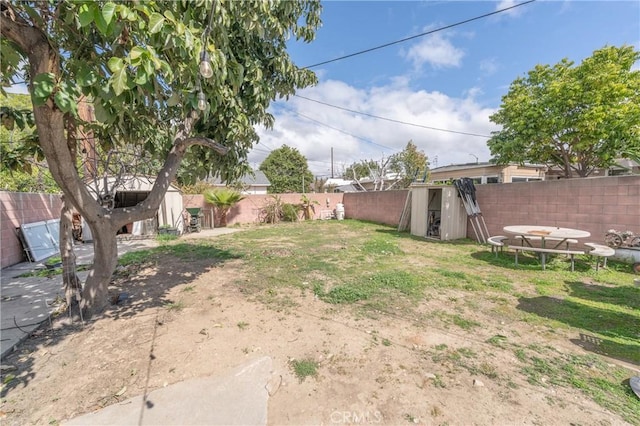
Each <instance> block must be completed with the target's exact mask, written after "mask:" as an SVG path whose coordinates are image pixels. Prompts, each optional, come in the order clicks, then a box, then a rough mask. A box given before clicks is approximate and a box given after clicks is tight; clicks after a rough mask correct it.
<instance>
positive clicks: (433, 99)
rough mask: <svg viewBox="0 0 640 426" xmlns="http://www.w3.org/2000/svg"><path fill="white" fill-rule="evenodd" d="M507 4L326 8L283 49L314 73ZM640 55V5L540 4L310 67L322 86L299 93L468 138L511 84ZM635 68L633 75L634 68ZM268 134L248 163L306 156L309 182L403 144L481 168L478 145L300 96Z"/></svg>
mask: <svg viewBox="0 0 640 426" xmlns="http://www.w3.org/2000/svg"><path fill="white" fill-rule="evenodd" d="M518 3H519V2H513V1H499V2H492V1H475V2H466V1H411V2H401V1H393V2H392V1H326V2H323V12H322V21H323V26H322V28H321V29H320V30H319V31H318V33H317V37H316V40H315V41H313V42H312V43H310V44H303V43H291V46H290V49H289V51H290V54H291V56H292V58H293V60H294V62H295V63H296V64H297V65H299V66H311V65H314V64H317V63H319V62H323V61H327V60H331V59H334V58H337V57H340V56H343V55H348V54H351V53H355V52H358V51H361V50H365V49H369V48H372V47H376V46H379V45H382V44H385V43H389V42H393V41H396V40H400V39H403V38H407V37H411V36H414V35H416V34H420V33H423V32H426V31H430V30H434V29H437V28H440V27H443V26H447V25H451V24H454V23H456V22H460V21H464V20H467V19H470V18H474V17H477V16H480V15H483V14H487V13H490V12H493V11H496V10H499V9H503V8H506V7H509V6H512V5H515V4H518ZM623 44H628V45H633V46H634V47H635V48H636V49H640V2H639V1H619V2H616V1H537V2H534V3H530V4H526V5H523V6H520V7H517V8H515V9H511V10H510V11H508V12H504V13H500V14H498V15H493V16H491V17H487V18H484V19H480V20H476V21H473V22H470V23H467V24H464V25H460V26H457V27H454V28H451V29H447V30H444V31H439V32H436V33H434V34H431V35H427V36H424V37H419V38H415V39H413V40H411V41H408V42H404V43H400V44H396V45H393V46H390V47H386V48H384V49H380V50H376V51H373V52H370V53H366V54H363V55H359V56H355V57H352V58H348V59H344V60H340V61H336V62H332V63H329V64H325V65H321V66H318V67H313V68H312V69H313V70H314V71H315V72H316V74H317V75H318V78H319V84H318V85H317V86H315V87H312V88H307V89H304V90H301V91H299V92H298V94H299V95H301V96H304V97H306V98H310V99H314V100H316V101H320V102H323V103H327V104H331V105H335V106H339V107H342V108H346V109H350V110H353V111H359V112H363V113H366V114H369V115H375V116H381V117H385V118H389V119H392V120H397V121H403V122H409V123H415V124H420V125H422V126H427V127H434V128H439V129H444V130H451V131H454V132H461V133H472V134H476V135H490V133H491V132H492V131H494V130H498V128H497V127H496V126H495V125H494V124H493V123H491V122H490V120H489V116H490V115H491V114H492V113H494V112H495V111H496V110H497V109H498V108H499V106H500V103H501V97H502V96H503V95H505V94H506V93H507V91H508V88H509V85H510V83H511V82H512V81H513V80H514V79H516V78H517V77H519V76H523V75H525V74H526V73H527V71H529V70H530V69H532V68H533V67H534V66H535V65H536V64H555V63H557V62H558V61H560V60H561V59H562V58H569V59H570V60H573V61H574V62H576V63H579V62H580V61H582V60H583V59H584V58H586V57H588V56H590V55H591V54H592V53H593V51H594V50H596V49H599V48H601V47H604V46H605V45H615V46H620V45H623ZM635 69H640V67H639V66H638V64H636V65H635ZM271 111H272V113H273V114H274V115H275V117H276V123H275V126H274V128H273V130H264V129H260V130H259V134H260V135H261V142H260V144H258V145H257V146H256V148H255V149H254V150H253V151H252V152H251V154H250V156H249V161H250V162H251V163H252V164H253V165H255V166H256V167H257V166H258V165H259V164H260V163H261V162H262V160H264V158H266V156H267V155H268V154H269V152H270V151H271V150H273V149H276V148H278V147H280V146H282V145H283V144H286V145H289V146H291V147H295V148H297V149H298V150H300V152H301V153H302V154H303V155H305V156H306V157H307V159H308V161H309V167H310V169H311V170H312V172H313V173H314V174H315V175H320V176H327V175H329V174H330V173H331V157H330V155H331V148H333V151H334V154H333V155H334V162H333V167H334V173H335V174H339V172H340V171H341V170H342V168H344V167H346V166H348V165H349V164H351V163H353V162H355V161H359V160H365V159H374V160H380V159H381V158H383V157H387V156H389V155H391V154H393V153H395V152H398V151H400V150H402V149H403V148H404V147H405V146H406V144H407V142H408V141H409V140H412V141H413V142H414V143H415V144H416V145H417V146H418V148H419V149H421V150H423V151H424V152H425V153H426V154H427V155H428V157H429V158H430V161H431V166H432V167H434V166H436V165H437V166H444V165H448V164H454V163H466V162H474V161H476V157H477V158H478V159H479V161H487V160H489V158H490V153H489V150H488V148H487V146H486V141H487V138H486V137H479V136H470V135H464V134H460V133H453V132H446V131H436V130H430V129H425V128H422V127H416V126H409V125H402V124H397V123H393V122H390V121H385V120H379V119H375V118H372V117H369V116H364V115H361V114H356V113H353V112H348V111H344V110H340V109H337V108H332V107H329V106H326V105H323V104H320V103H317V102H312V101H309V100H307V99H303V98H301V97H292V98H290V99H289V101H278V102H275V103H274V104H273V105H272V108H271Z"/></svg>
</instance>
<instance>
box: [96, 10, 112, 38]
mask: <svg viewBox="0 0 640 426" xmlns="http://www.w3.org/2000/svg"><path fill="white" fill-rule="evenodd" d="M93 20H94V21H95V23H96V28H98V31H100V34H104V35H106V34H107V28H108V27H109V24H107V22H106V21H105V20H104V17H103V16H102V12H101V11H100V9H98V8H97V7H96V8H94V17H93Z"/></svg>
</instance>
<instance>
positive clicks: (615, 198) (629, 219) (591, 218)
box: [467, 176, 640, 243]
mask: <svg viewBox="0 0 640 426" xmlns="http://www.w3.org/2000/svg"><path fill="white" fill-rule="evenodd" d="M476 197H477V200H478V205H479V207H480V210H481V211H482V216H483V217H484V219H485V222H486V223H487V228H488V229H489V233H490V234H491V235H504V231H503V230H502V228H503V227H504V226H506V225H548V226H559V227H567V228H576V229H582V230H585V231H589V232H590V233H591V237H590V238H588V241H593V242H601V243H602V242H604V235H605V233H606V232H607V230H608V229H611V228H613V229H616V230H618V231H626V230H629V231H632V232H635V233H636V234H640V176H610V177H594V178H585V179H563V180H550V181H542V182H518V183H509V184H504V185H499V184H493V185H477V186H476ZM467 236H468V237H469V238H474V239H475V236H474V235H473V229H472V228H471V226H468V227H467ZM585 241H587V240H585Z"/></svg>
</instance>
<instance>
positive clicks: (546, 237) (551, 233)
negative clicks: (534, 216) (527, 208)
mask: <svg viewBox="0 0 640 426" xmlns="http://www.w3.org/2000/svg"><path fill="white" fill-rule="evenodd" d="M503 230H504V232H506V233H508V234H512V235H516V237H517V238H518V239H520V240H521V245H519V246H518V245H510V246H509V249H511V250H514V251H515V252H516V258H515V261H516V265H517V264H518V252H520V251H523V252H524V251H531V252H536V253H539V254H540V257H541V259H542V269H543V270H544V269H545V260H546V255H547V254H566V255H568V256H570V257H571V270H572V271H573V268H574V256H575V255H576V254H585V250H584V249H583V250H577V249H571V248H570V247H569V244H570V243H577V242H578V241H577V239H578V238H587V237H589V236H591V233H589V232H588V231H582V230H580V229H572V228H561V227H557V226H539V225H509V226H505V227H504V228H503ZM537 241H540V247H536V246H534V244H533V242H537ZM547 242H549V243H555V245H554V246H552V247H547ZM562 245H565V248H560V246H562Z"/></svg>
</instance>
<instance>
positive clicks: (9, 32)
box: [0, 0, 228, 316]
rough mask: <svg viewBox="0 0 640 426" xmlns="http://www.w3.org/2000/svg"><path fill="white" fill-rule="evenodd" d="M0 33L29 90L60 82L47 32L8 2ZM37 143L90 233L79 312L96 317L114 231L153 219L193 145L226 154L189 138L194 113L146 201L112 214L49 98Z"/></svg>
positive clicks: (38, 115) (104, 298)
mask: <svg viewBox="0 0 640 426" xmlns="http://www.w3.org/2000/svg"><path fill="white" fill-rule="evenodd" d="M0 5H2V9H1V11H0V33H1V34H2V36H3V37H6V38H7V39H8V40H11V41H13V42H14V43H15V45H16V46H17V47H18V48H19V49H20V50H21V51H22V53H23V54H24V55H25V56H26V58H27V61H28V64H29V77H30V79H31V85H30V87H34V84H33V83H34V81H33V79H34V78H35V77H36V76H37V75H39V74H42V73H51V74H53V75H54V76H55V77H56V80H58V79H59V78H60V77H61V76H62V72H61V69H60V58H59V52H58V51H56V50H55V49H54V47H53V45H52V44H50V43H49V40H48V38H47V34H46V29H44V28H42V29H41V28H38V27H37V24H35V23H32V22H27V21H25V19H24V18H22V17H21V16H20V15H19V14H16V13H15V11H14V10H13V7H12V5H11V3H10V2H8V1H6V0H0ZM33 115H34V119H35V123H36V129H37V133H38V143H39V144H40V147H41V148H42V151H43V153H44V155H45V158H46V159H47V164H48V166H49V170H50V171H51V175H52V176H53V178H54V180H55V181H56V183H57V184H58V186H59V187H60V189H61V190H62V192H63V194H64V196H65V202H66V203H68V204H69V205H71V206H73V207H75V208H76V209H77V210H78V212H79V213H80V214H81V215H82V217H83V218H84V219H85V221H86V222H87V224H88V225H89V227H90V228H91V231H92V233H93V238H94V239H93V241H94V253H95V258H94V263H93V268H92V270H91V271H90V273H89V277H88V278H87V281H86V282H85V285H84V289H83V291H82V299H83V300H82V303H81V307H82V308H83V309H84V310H85V312H86V313H87V315H88V316H90V315H91V314H93V313H96V312H99V311H100V310H102V308H104V307H105V306H106V305H107V303H108V294H107V289H108V285H109V281H110V279H111V275H112V273H113V271H114V270H115V267H116V264H117V260H118V259H117V254H118V252H117V241H116V231H117V230H118V229H119V228H120V227H122V226H123V225H125V224H127V223H130V222H134V221H138V220H143V219H148V218H151V217H153V216H155V214H156V212H157V210H158V208H159V206H160V203H161V202H162V199H163V198H164V195H165V194H166V192H167V189H168V188H169V185H170V184H171V182H172V181H173V180H174V179H175V176H176V173H177V171H178V167H179V165H180V162H181V161H182V158H183V157H184V154H185V152H186V150H187V149H188V148H189V147H190V146H191V145H202V146H206V147H209V148H211V149H213V150H215V151H217V152H218V153H220V154H225V153H226V152H227V151H228V149H227V148H226V147H224V146H223V145H220V144H218V143H217V142H215V141H213V140H211V139H208V138H190V137H189V136H190V134H191V131H192V127H193V124H194V122H195V121H196V119H197V113H196V112H195V111H194V112H192V113H191V114H190V115H189V116H188V117H186V118H185V119H184V120H183V121H182V122H181V123H180V124H179V125H178V131H177V133H176V137H175V139H174V143H173V147H172V149H171V151H170V152H169V154H168V156H167V158H166V160H165V163H164V165H163V167H162V169H161V170H160V173H159V174H158V176H157V178H156V181H155V183H154V185H153V188H152V190H151V192H150V193H149V195H148V196H147V198H146V199H145V200H144V201H143V202H141V203H140V204H138V205H136V206H134V207H127V208H117V209H110V208H105V207H104V206H102V205H100V203H99V202H98V201H97V200H96V199H94V198H93V196H92V194H91V193H90V192H89V190H88V188H87V187H86V186H85V184H84V182H83V180H82V178H81V177H80V175H79V173H78V170H77V168H76V163H75V161H74V156H73V152H74V151H75V148H74V149H70V148H69V146H68V144H67V138H66V135H65V129H66V127H67V124H68V123H67V118H68V117H66V116H65V114H64V113H63V112H62V111H61V110H60V109H59V108H58V107H57V106H56V105H55V102H54V99H53V96H52V97H50V98H49V99H48V100H47V101H46V103H45V104H44V105H38V106H35V105H34V108H33Z"/></svg>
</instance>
